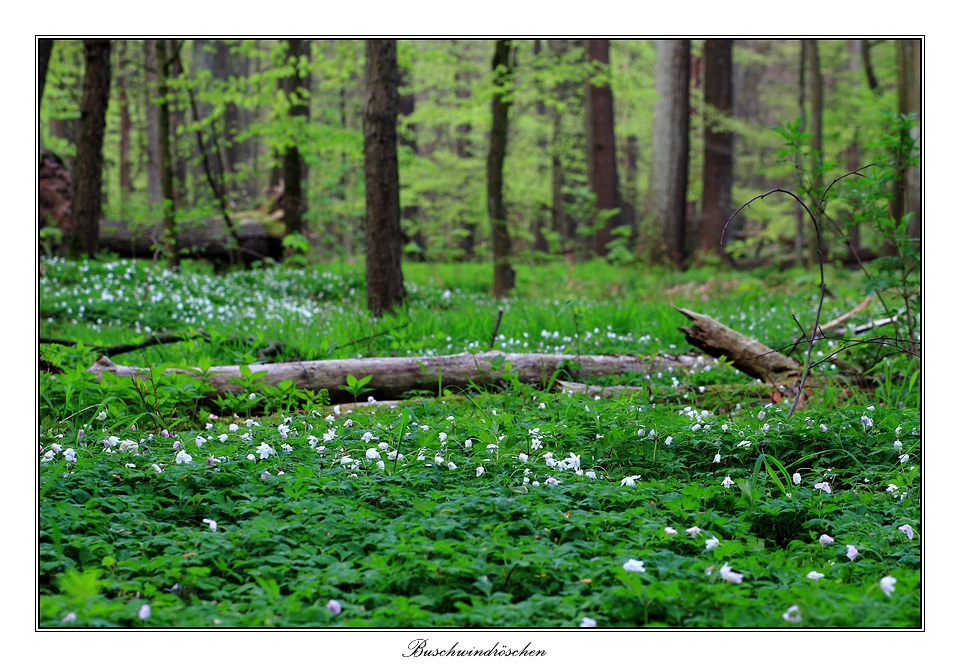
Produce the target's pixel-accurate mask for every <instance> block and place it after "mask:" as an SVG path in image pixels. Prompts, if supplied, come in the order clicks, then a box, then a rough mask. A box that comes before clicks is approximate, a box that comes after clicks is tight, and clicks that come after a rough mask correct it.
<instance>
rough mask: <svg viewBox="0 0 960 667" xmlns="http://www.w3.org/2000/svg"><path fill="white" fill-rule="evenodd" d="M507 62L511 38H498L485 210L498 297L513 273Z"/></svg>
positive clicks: (511, 282) (509, 285) (509, 76)
mask: <svg viewBox="0 0 960 667" xmlns="http://www.w3.org/2000/svg"><path fill="white" fill-rule="evenodd" d="M512 79H513V67H512V66H511V64H510V40H509V39H498V40H497V42H496V46H495V47H494V54H493V82H494V91H493V102H492V115H493V122H492V126H491V128H490V152H489V153H488V155H487V214H488V215H489V216H490V236H491V240H492V241H493V296H494V297H495V298H501V297H504V296H506V295H507V292H509V291H510V290H512V289H513V286H514V279H515V274H514V271H513V267H512V266H510V229H509V227H508V226H507V210H506V206H505V205H504V203H503V162H504V159H505V158H506V155H507V118H508V114H509V111H510V104H511V102H510V99H509V97H508V96H509V95H511V94H512V92H513V90H512V88H513V85H512V84H513V81H512Z"/></svg>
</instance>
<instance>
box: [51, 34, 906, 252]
mask: <svg viewBox="0 0 960 667" xmlns="http://www.w3.org/2000/svg"><path fill="white" fill-rule="evenodd" d="M40 41H41V42H44V41H45V40H40ZM91 41H98V40H87V42H88V44H86V50H85V43H84V41H83V40H54V41H53V48H52V50H51V51H50V52H49V65H48V68H47V69H46V79H45V86H44V87H43V88H42V89H41V95H42V99H41V108H40V146H41V150H49V151H51V152H52V153H54V154H55V155H57V156H59V158H61V159H62V161H63V163H64V167H65V168H66V170H68V171H70V172H72V173H73V178H74V179H75V180H76V179H77V178H78V176H82V169H83V167H82V164H81V163H82V162H83V160H84V158H83V156H82V155H79V154H78V145H79V144H81V143H82V142H81V134H82V132H83V130H82V122H81V107H82V106H83V96H84V76H85V72H86V71H87V69H88V65H87V63H89V62H90V61H89V57H90V44H89V42H91ZM99 41H102V42H106V40H99ZM504 43H505V45H504ZM919 45H920V42H919V41H918V40H891V39H884V40H863V39H851V40H543V39H534V40H499V41H497V42H494V41H491V40H398V41H397V43H396V56H395V57H396V61H397V68H398V73H399V116H398V143H399V148H398V163H399V181H400V211H401V213H400V215H401V227H402V231H403V236H402V248H403V252H404V257H405V259H406V260H408V261H409V260H414V261H417V260H419V261H423V260H431V261H433V260H443V261H446V260H472V259H489V258H490V257H491V254H492V253H493V252H494V245H495V244H494V238H493V237H494V231H495V229H496V226H495V225H491V214H490V210H491V209H490V207H489V203H490V202H489V201H488V199H489V197H490V193H489V191H488V184H489V182H490V178H491V172H490V161H491V158H490V155H491V138H492V137H494V136H496V132H495V131H493V129H494V127H495V122H493V121H492V111H491V109H492V107H491V103H492V102H497V101H500V102H501V103H502V104H501V106H503V107H506V108H507V109H508V111H509V120H508V122H507V124H506V149H505V156H504V158H503V160H502V197H503V206H502V213H503V215H504V216H505V220H506V231H507V233H508V235H509V237H508V243H507V245H506V246H505V247H504V248H505V249H506V251H507V252H508V254H509V255H511V256H512V257H516V258H519V259H521V260H533V261H536V260H538V259H546V258H548V257H550V256H556V255H563V256H565V257H567V258H569V259H571V260H577V259H582V258H587V257H590V256H593V255H601V256H605V257H607V258H608V259H609V260H610V261H614V262H656V263H665V264H674V265H678V266H681V267H682V266H685V265H689V264H691V263H702V262H710V261H715V260H713V259H711V258H712V257H723V259H724V260H725V261H728V262H730V263H734V264H735V265H737V266H750V265H756V264H760V263H769V262H771V261H776V262H780V263H789V262H796V261H799V262H803V263H810V262H812V261H815V258H816V252H815V248H814V246H813V244H812V243H811V239H812V238H813V237H814V234H813V230H812V229H811V228H809V227H808V226H807V225H808V224H809V223H808V222H804V221H803V220H802V217H801V216H799V215H798V211H797V205H796V204H795V203H794V202H793V201H792V200H791V199H789V198H780V199H776V198H768V199H764V200H761V201H757V202H755V203H754V204H752V205H751V207H750V208H749V209H747V210H745V211H744V213H742V214H741V215H740V216H738V217H737V218H736V219H735V220H734V221H733V224H732V226H731V228H729V229H728V230H727V232H726V237H725V241H726V243H725V246H724V247H723V248H721V246H720V238H719V234H720V230H721V229H722V225H718V222H717V221H718V220H721V221H725V220H726V219H727V218H728V217H729V216H730V214H731V213H732V212H733V210H735V209H736V207H737V206H739V204H740V203H742V202H744V201H746V200H748V199H750V198H751V197H753V196H756V195H757V194H760V193H762V192H764V191H766V190H770V189H772V188H776V187H792V188H794V189H800V190H801V191H802V189H803V187H802V186H801V184H800V181H801V179H806V180H805V182H806V185H807V186H808V187H810V189H811V192H816V191H817V190H819V189H822V188H823V187H824V186H825V185H826V184H829V183H830V182H831V180H832V179H833V178H835V177H837V176H839V175H841V174H843V173H845V172H848V171H852V170H854V169H857V168H858V167H860V166H862V165H864V164H867V163H869V162H871V161H873V160H875V159H876V157H877V155H878V152H879V151H880V150H881V149H880V147H879V146H878V142H879V141H880V139H881V137H882V136H883V135H884V132H885V131H888V129H889V127H890V126H891V118H892V114H896V113H898V112H899V113H918V112H919V111H920V109H919V81H920V75H919V72H920V53H919V51H920V46H919ZM41 46H42V44H41ZM40 55H41V70H43V62H42V60H43V55H44V54H43V53H42V52H41V54H40ZM106 57H107V59H108V61H109V85H108V91H109V92H108V99H107V102H108V103H107V107H106V122H105V130H104V134H103V147H102V157H103V165H102V185H101V186H100V189H101V192H102V195H101V197H102V199H101V201H102V215H103V218H105V219H106V220H108V221H123V222H124V223H126V224H128V225H131V226H133V227H134V228H135V227H136V225H144V226H149V225H150V224H153V223H158V222H160V221H161V220H163V219H164V218H165V216H166V217H168V218H169V219H170V221H172V222H173V223H175V224H176V225H177V227H178V228H183V229H187V228H190V227H191V226H194V227H196V226H199V225H200V224H201V222H202V221H204V220H207V221H210V220H214V221H217V220H219V219H221V218H222V219H224V221H225V224H226V225H227V226H229V225H230V224H232V223H234V222H237V221H239V220H257V221H259V222H260V223H261V224H262V225H263V226H264V227H265V228H266V229H267V230H268V231H269V234H270V235H271V236H274V237H276V238H277V239H282V247H283V250H282V254H283V255H284V256H286V257H288V258H290V257H294V256H296V257H300V258H301V259H303V260H304V261H306V259H310V260H321V261H322V260H331V259H340V260H342V261H354V259H355V258H357V257H362V256H363V255H364V239H365V224H366V223H365V221H366V216H367V209H366V198H365V178H364V176H365V169H366V167H365V160H364V102H365V99H366V97H367V95H368V92H369V86H368V83H367V75H366V66H367V50H366V49H365V44H364V42H363V41H361V40H299V39H290V40H110V42H109V52H108V54H107V56H106ZM498 59H499V60H498ZM492 65H493V66H492ZM684 105H685V106H684ZM493 108H494V112H493V113H494V114H495V113H496V111H495V109H496V104H494V106H493ZM164 114H166V115H167V116H168V117H167V118H166V119H164V118H163V117H162V116H163V115H164ZM161 127H167V128H168V130H167V132H161V131H160V128H161ZM774 128H780V130H779V131H774ZM790 141H793V142H795V143H796V145H797V148H796V150H795V151H793V152H792V153H790V152H785V151H784V148H785V145H786V144H787V143H789V142H790ZM165 142H169V146H168V147H167V149H166V150H167V151H168V152H169V158H168V160H169V164H168V165H167V167H168V168H167V169H164V161H163V155H162V154H163V153H164V143H165ZM711 147H712V148H711ZM711 150H713V153H714V158H715V159H714V160H711V158H710V155H711ZM778 152H779V154H778ZM717 155H719V156H720V158H719V163H718V162H717V159H716V157H717ZM718 164H719V166H718ZM41 169H42V166H41ZM718 170H719V171H718ZM164 174H167V178H168V179H169V181H170V182H168V183H165V182H164ZM895 181H896V182H894V183H893V185H892V187H891V203H890V206H891V210H892V211H893V210H895V211H896V213H898V214H899V215H896V214H895V215H896V217H897V219H899V217H900V216H901V215H902V214H903V213H905V212H907V211H913V212H914V214H915V215H914V217H913V220H912V221H911V225H912V227H913V229H914V231H915V233H914V236H919V230H920V215H919V178H918V176H914V177H913V179H912V180H911V178H910V177H909V176H908V175H907V174H901V175H899V180H897V179H895ZM165 199H166V200H168V201H170V202H172V206H171V205H168V206H167V208H166V209H165V208H164V205H163V204H162V202H163V201H164V200H165ZM812 203H814V202H811V204H812ZM830 214H831V216H832V218H833V222H834V223H835V224H833V225H832V226H830V227H825V229H824V239H823V240H824V244H825V247H826V249H827V251H828V259H837V260H850V259H853V257H852V251H851V248H853V249H855V250H857V251H859V254H860V256H862V257H870V256H875V255H876V254H880V253H883V252H884V248H883V247H882V243H881V239H880V238H879V237H875V236H871V233H872V232H871V227H869V226H862V225H860V224H858V218H857V215H856V211H854V210H852V209H850V208H847V209H844V210H840V209H834V210H831V211H830ZM49 222H51V220H50V218H47V219H41V220H40V221H39V224H40V226H41V228H43V227H44V226H47V225H48V223H49ZM53 222H56V223H57V226H59V227H60V228H61V236H63V237H65V238H58V236H57V235H56V234H55V233H52V229H53V228H54V226H52V225H51V226H48V227H47V231H48V233H47V234H46V235H45V233H44V230H43V229H41V243H44V241H45V239H46V240H47V241H48V246H49V247H50V248H55V247H56V246H57V243H58V242H63V243H65V244H67V246H69V243H67V242H68V241H69V238H70V237H71V236H72V235H76V232H75V231H74V230H72V229H70V226H69V224H67V223H65V222H58V221H57V220H53ZM104 228H109V224H108V223H103V224H101V230H100V233H101V235H102V234H103V231H104ZM225 231H226V230H221V232H222V233H225ZM161 246H162V244H157V245H156V248H155V254H156V255H158V256H159V255H162V254H163V252H164V248H163V247H161ZM170 247H171V248H172V247H173V246H170ZM83 249H84V248H82V247H78V248H74V254H77V253H79V252H82V251H83ZM109 249H110V250H113V251H116V252H123V248H119V247H116V246H114V247H110V248H109ZM169 252H170V250H169V248H168V254H169ZM174 252H175V251H174ZM501 252H502V251H501ZM268 254H269V253H268Z"/></svg>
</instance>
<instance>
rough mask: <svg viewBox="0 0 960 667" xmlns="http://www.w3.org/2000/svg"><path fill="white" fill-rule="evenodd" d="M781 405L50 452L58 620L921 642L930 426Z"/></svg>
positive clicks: (558, 412) (547, 405) (52, 597)
mask: <svg viewBox="0 0 960 667" xmlns="http://www.w3.org/2000/svg"><path fill="white" fill-rule="evenodd" d="M785 413H786V411H785V408H784V406H774V405H768V406H766V409H765V410H761V411H760V412H756V411H737V410H734V411H732V412H731V413H728V414H726V415H723V416H719V415H715V414H713V413H709V412H707V413H706V414H705V413H704V411H703V410H700V409H698V408H696V407H690V406H686V408H685V409H677V408H676V407H675V406H666V405H665V406H651V405H649V404H640V405H638V404H635V403H633V402H631V401H630V400H627V399H626V398H625V397H620V398H614V399H601V400H589V399H586V398H584V397H583V396H579V395H577V396H564V395H553V396H549V397H547V396H542V395H536V394H526V393H521V394H519V395H518V394H514V393H510V392H508V393H504V394H498V395H481V396H477V397H474V398H472V399H470V400H466V401H464V400H447V401H429V402H427V403H424V404H417V405H412V406H408V407H405V408H393V409H379V410H377V409H370V410H363V411H360V410H357V411H354V412H351V413H343V414H339V415H338V414H335V413H333V412H330V414H328V415H327V416H326V417H324V416H323V415H322V414H321V413H320V412H318V411H314V412H312V413H310V414H305V415H304V414H299V415H290V416H281V415H278V416H276V417H273V418H270V419H261V420H233V419H224V418H221V419H213V420H211V422H210V427H209V428H203V429H200V430H188V431H183V432H169V431H167V432H156V431H149V432H146V431H142V430H130V429H128V428H127V429H124V430H118V429H115V428H111V427H112V426H113V424H106V425H104V423H103V422H98V423H97V424H96V426H94V427H91V428H90V430H89V431H88V432H85V433H83V434H82V435H79V436H77V435H74V436H72V437H59V435H62V434H55V433H48V434H44V436H43V437H42V438H41V445H42V447H43V453H44V454H46V453H48V452H53V453H52V454H47V457H48V458H49V459H50V460H49V461H44V462H42V463H41V472H40V483H41V524H40V582H39V583H40V589H41V608H40V614H41V617H40V622H41V624H42V625H61V624H64V622H63V619H64V617H67V615H68V614H71V613H72V614H75V615H76V621H72V623H76V624H81V625H92V626H100V625H103V626H113V625H124V626H129V625H132V626H138V625H155V626H196V625H200V626H216V625H226V626H234V625H236V626H298V625H318V626H327V625H337V626H367V627H369V626H375V627H380V626H459V627H482V626H519V627H533V626H537V627H564V626H576V625H578V624H579V623H581V622H582V620H583V618H584V617H587V618H591V619H594V620H596V621H597V622H598V624H601V625H603V626H656V625H665V626H672V627H719V626H764V627H780V626H789V625H793V624H798V625H808V626H860V627H865V626H911V625H913V626H916V625H918V624H919V608H920V607H919V605H920V588H919V585H920V572H919V564H920V536H919V533H920V508H919V476H918V473H919V465H920V453H919V436H918V435H917V433H916V428H917V415H916V414H910V413H899V412H896V411H885V410H881V409H876V408H875V409H864V410H860V409H857V410H844V411H832V412H829V413H827V412H824V413H822V414H821V413H817V412H815V411H811V412H808V413H807V414H806V416H805V417H804V418H801V419H792V420H787V419H786V418H785ZM108 434H109V435H108ZM68 447H69V449H70V450H72V451H71V452H70V453H67V448H68ZM901 457H905V458H901ZM45 458H46V457H45ZM68 459H75V462H74V463H70V462H69V461H68ZM795 474H796V475H798V477H794V475H795ZM824 484H826V485H827V486H826V487H824ZM818 485H819V486H818ZM211 521H213V522H216V524H215V525H214V524H211V523H210V522H211ZM905 526H909V527H910V528H911V529H912V531H914V532H911V533H910V534H909V535H908V534H907V533H906V532H905V531H907V528H905ZM694 528H697V529H699V531H697V530H693V529H694ZM668 529H673V530H675V531H676V533H675V534H670V532H669V530H668ZM688 533H694V534H688ZM821 535H828V536H829V537H830V538H832V540H833V541H832V542H831V543H827V544H823V543H821V541H820V540H821V537H820V536H821ZM712 540H716V542H712ZM848 545H853V546H854V547H856V549H857V551H858V555H857V556H856V557H855V558H854V559H852V560H851V559H850V558H849V557H848V556H847V550H848V548H849V547H848ZM711 547H712V548H711ZM631 560H637V561H642V563H643V565H642V570H643V571H628V570H625V569H624V565H625V564H627V563H628V562H629V561H631ZM725 564H729V565H728V567H729V568H730V570H732V573H728V576H731V577H733V576H734V575H735V574H737V573H739V574H742V575H743V578H742V581H740V582H739V583H737V582H735V581H728V580H725V579H724V578H723V577H722V574H721V570H720V568H721V567H723V566H724V565H725ZM811 572H819V573H821V574H822V575H823V577H822V578H821V579H819V580H813V579H810V578H809V576H808V575H809V573H811ZM814 576H815V575H814ZM888 576H892V577H894V578H896V580H897V581H896V585H895V590H894V591H893V592H892V593H891V595H890V596H889V597H888V596H887V595H886V594H885V593H884V592H883V591H881V590H880V589H879V583H880V581H881V579H882V578H883V577H888ZM734 578H735V577H734ZM330 600H336V601H337V602H338V603H339V605H340V608H341V609H342V611H341V612H340V613H338V614H333V613H331V611H329V610H328V608H327V604H328V602H329V601H330ZM143 604H149V605H150V609H151V615H150V617H149V618H148V619H147V620H139V619H138V618H137V612H138V611H139V610H140V609H141V607H142V605H143ZM793 605H798V606H799V609H800V615H801V617H802V618H801V620H800V621H799V622H797V623H792V622H789V621H786V620H784V618H783V617H782V616H783V614H784V613H786V612H787V610H788V609H789V608H790V607H792V606H793ZM66 624H71V623H66Z"/></svg>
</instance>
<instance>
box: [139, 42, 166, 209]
mask: <svg viewBox="0 0 960 667" xmlns="http://www.w3.org/2000/svg"><path fill="white" fill-rule="evenodd" d="M143 54H144V63H145V66H144V81H145V85H144V109H145V114H144V120H145V123H144V134H146V137H147V151H146V158H147V195H148V197H149V201H150V203H151V204H159V203H160V202H162V201H163V193H162V191H161V188H160V129H159V128H160V107H159V106H158V105H157V98H158V97H159V94H160V93H159V89H158V87H157V80H158V72H159V71H160V70H159V68H158V67H157V40H155V39H145V40H143Z"/></svg>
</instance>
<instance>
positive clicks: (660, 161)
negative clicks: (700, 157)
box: [650, 39, 690, 266]
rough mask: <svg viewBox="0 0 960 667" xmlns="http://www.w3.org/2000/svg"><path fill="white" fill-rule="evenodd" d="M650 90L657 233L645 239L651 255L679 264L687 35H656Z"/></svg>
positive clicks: (683, 198)
mask: <svg viewBox="0 0 960 667" xmlns="http://www.w3.org/2000/svg"><path fill="white" fill-rule="evenodd" d="M656 89H657V102H656V104H655V105H654V110H653V115H654V119H653V147H652V148H653V164H652V165H651V172H650V214H651V216H652V218H653V223H654V231H655V233H656V234H657V236H658V238H656V239H654V240H653V243H652V244H651V245H652V246H653V253H652V256H651V259H652V260H654V261H660V262H663V261H667V262H671V263H673V264H674V265H676V266H682V265H683V263H684V260H685V258H686V247H685V245H686V236H685V235H686V229H685V227H686V211H687V169H688V165H689V153H690V136H689V135H690V131H689V130H690V40H688V39H663V40H657V65H656Z"/></svg>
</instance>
